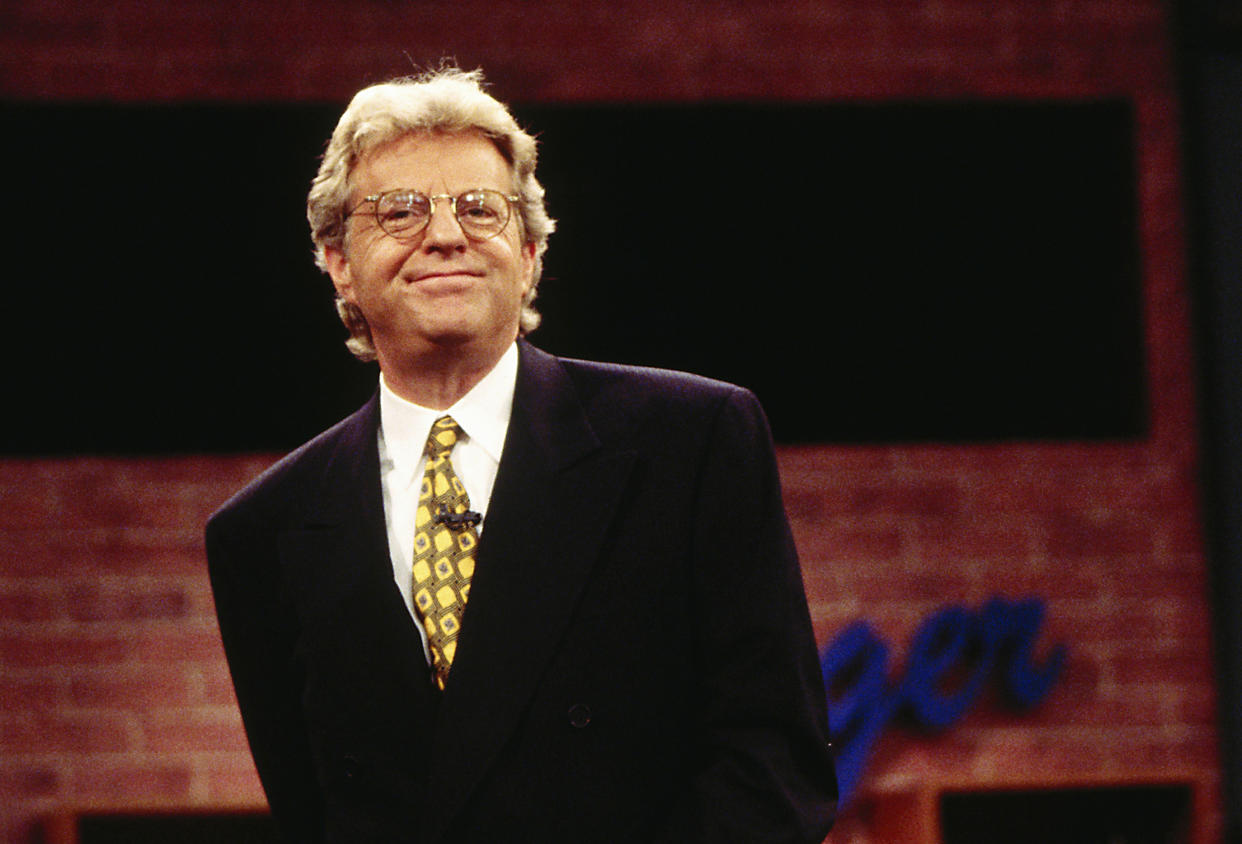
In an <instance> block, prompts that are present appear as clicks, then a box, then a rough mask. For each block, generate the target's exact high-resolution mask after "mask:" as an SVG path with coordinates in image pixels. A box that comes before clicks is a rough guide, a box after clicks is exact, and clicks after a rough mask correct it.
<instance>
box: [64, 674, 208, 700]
mask: <svg viewBox="0 0 1242 844" xmlns="http://www.w3.org/2000/svg"><path fill="white" fill-rule="evenodd" d="M189 673H190V669H187V668H186V667H185V666H183V665H175V664H174V665H151V664H146V665H125V666H113V667H109V668H106V669H97V670H93V671H84V670H77V671H75V672H74V674H73V676H72V678H71V679H70V680H69V681H68V686H69V690H68V699H69V701H71V702H72V704H73V705H74V706H75V707H81V708H85V709H105V708H106V709H115V710H137V711H143V710H147V709H151V708H160V707H187V706H190V705H192V704H194V703H195V702H196V698H197V695H196V692H195V688H194V680H193V679H192V678H191V677H190V676H189Z"/></svg>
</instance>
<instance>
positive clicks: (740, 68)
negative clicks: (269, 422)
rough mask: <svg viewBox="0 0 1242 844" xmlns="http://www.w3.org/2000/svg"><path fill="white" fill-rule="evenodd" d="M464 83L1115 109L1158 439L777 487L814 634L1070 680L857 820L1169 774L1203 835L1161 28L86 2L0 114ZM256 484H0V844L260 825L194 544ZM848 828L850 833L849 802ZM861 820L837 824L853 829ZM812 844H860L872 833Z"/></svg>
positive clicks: (1201, 655)
mask: <svg viewBox="0 0 1242 844" xmlns="http://www.w3.org/2000/svg"><path fill="white" fill-rule="evenodd" d="M407 53H408V54H409V56H410V57H411V58H412V59H413V60H415V61H417V62H420V63H427V62H430V61H433V60H434V59H435V58H437V57H438V56H440V55H455V56H456V57H457V58H458V59H459V60H460V62H461V63H463V64H465V65H474V64H480V65H482V66H484V67H485V68H486V69H487V70H488V72H489V76H490V77H491V78H492V79H493V80H494V82H495V83H496V86H497V90H498V92H499V93H500V94H501V96H503V97H505V98H507V99H510V100H514V101H521V102H539V101H574V100H647V99H657V100H671V101H688V100H698V99H703V98H709V99H730V98H742V99H754V98H777V99H807V100H840V99H905V100H908V99H919V98H963V97H965V98H970V97H1003V98H1024V97H1039V98H1048V97H1051V98H1080V97H1093V96H1099V95H1108V96H1125V97H1128V98H1130V99H1131V100H1132V102H1133V103H1134V105H1135V111H1136V119H1137V130H1138V137H1137V149H1138V157H1139V167H1140V171H1141V175H1140V184H1139V199H1140V216H1141V219H1140V226H1141V236H1142V251H1143V254H1142V261H1143V267H1144V273H1145V280H1144V284H1145V317H1146V324H1147V340H1148V342H1147V360H1148V377H1149V385H1150V389H1151V413H1152V433H1151V435H1150V436H1149V437H1148V438H1147V439H1146V440H1144V441H1142V442H1137V443H1105V444H1031V443H1013V444H1002V445H989V446H954V447H950V446H943V445H930V446H917V447H913V446H888V447H849V448H846V447H799V448H787V449H783V450H782V451H781V454H780V460H781V468H782V471H783V475H784V479H785V484H786V497H787V501H788V505H789V509H790V513H791V516H792V519H793V523H794V529H795V533H796V536H797V540H798V543H799V547H800V550H801V552H802V556H803V563H804V568H805V572H806V580H807V585H808V591H809V594H810V596H811V601H812V613H813V615H814V619H815V625H816V631H817V633H818V635H819V636H820V639H821V641H827V640H828V639H829V638H831V637H832V636H833V635H834V633H835V632H836V631H838V630H839V629H841V628H842V627H843V626H844V625H846V624H847V623H849V622H850V621H852V620H854V619H856V618H858V617H860V616H863V617H867V618H869V619H871V620H873V621H874V623H875V624H876V626H877V629H878V630H879V631H880V632H881V633H882V634H883V635H884V636H885V637H886V638H888V639H889V640H890V641H891V642H892V643H894V644H895V645H896V647H897V653H896V657H897V658H898V661H900V656H901V655H902V654H904V650H905V643H906V641H907V640H908V637H909V635H910V633H911V631H912V630H913V628H914V626H915V625H916V624H917V622H918V621H919V620H920V619H921V618H922V617H923V616H924V615H925V614H926V613H927V612H928V611H929V610H931V609H933V608H935V607H938V606H941V605H942V604H945V603H949V602H955V603H965V604H967V605H972V606H974V605H978V604H980V603H982V601H983V600H985V599H986V598H987V597H988V596H989V595H991V594H994V593H999V594H1003V595H1006V596H1010V597H1019V596H1022V595H1028V594H1032V595H1039V596H1042V597H1044V598H1046V600H1047V606H1048V620H1047V629H1046V631H1045V633H1044V638H1043V641H1044V642H1045V643H1049V642H1052V641H1054V640H1062V641H1065V642H1066V643H1068V644H1069V645H1070V658H1069V663H1068V667H1067V669H1066V673H1065V676H1064V678H1063V679H1062V681H1061V682H1060V684H1059V685H1058V686H1057V687H1056V689H1055V690H1054V692H1053V694H1052V696H1051V697H1050V698H1049V699H1048V700H1047V701H1046V702H1045V703H1044V705H1042V706H1041V707H1039V708H1038V709H1036V710H1035V711H1034V712H1032V713H1029V714H1026V715H1023V716H1021V717H1017V716H1013V715H1011V714H1008V713H1006V712H1005V711H1004V710H1002V709H1000V708H999V707H997V706H995V705H994V704H992V703H989V702H985V703H983V704H982V705H981V706H980V708H979V709H977V710H976V711H974V712H973V713H972V714H971V715H969V716H968V717H967V719H966V720H965V721H964V722H963V724H962V725H961V726H960V727H958V728H957V729H956V730H954V731H952V732H950V733H948V734H945V735H940V736H934V735H933V736H926V735H918V734H914V733H911V732H909V731H904V730H902V729H901V728H895V729H894V730H892V731H890V733H889V734H888V735H887V736H886V737H885V738H884V739H883V740H882V741H881V743H880V745H879V746H878V748H877V752H876V754H875V757H874V758H873V760H872V763H871V766H870V767H869V769H868V778H867V780H866V781H865V784H864V792H865V794H864V797H870V796H874V795H882V794H885V793H889V792H897V791H901V790H903V789H906V788H909V787H910V786H912V785H917V784H920V783H932V782H936V781H941V780H943V781H954V780H961V779H963V778H964V779H966V780H967V781H970V782H974V783H978V784H981V785H986V784H989V783H991V784H995V783H1003V782H1008V781H1013V780H1014V779H1015V778H1020V777H1036V778H1038V777H1045V776H1046V777H1059V776H1067V777H1075V778H1088V779H1090V778H1110V777H1122V776H1130V775H1133V774H1135V773H1136V772H1141V773H1149V774H1155V775H1160V774H1173V773H1178V774H1188V775H1191V776H1195V777H1197V778H1199V779H1201V780H1202V781H1203V782H1204V783H1205V785H1206V787H1207V789H1208V799H1207V801H1206V804H1205V810H1204V812H1203V813H1202V814H1203V819H1204V821H1205V823H1206V827H1207V830H1208V832H1209V834H1212V833H1213V832H1214V830H1216V828H1217V824H1218V818H1217V811H1216V808H1215V807H1216V798H1215V792H1216V789H1217V788H1218V785H1219V784H1218V773H1217V770H1218V766H1217V760H1216V732H1215V726H1214V714H1213V707H1214V689H1213V683H1212V673H1211V659H1210V641H1209V620H1208V609H1207V604H1206V585H1205V568H1204V559H1203V550H1202V546H1201V538H1200V528H1199V504H1198V501H1197V499H1196V496H1197V475H1196V467H1195V436H1196V434H1195V424H1194V418H1193V393H1192V386H1191V384H1192V361H1191V358H1190V348H1191V343H1190V339H1189V336H1188V330H1189V329H1188V317H1187V291H1186V279H1185V275H1184V273H1185V270H1184V263H1185V261H1184V257H1183V231H1182V211H1181V205H1180V203H1181V197H1180V190H1181V188H1180V177H1179V173H1178V155H1179V151H1178V123H1177V104H1176V101H1175V97H1174V87H1173V82H1172V68H1171V57H1170V52H1169V34H1168V26H1167V22H1166V20H1165V16H1164V11H1163V4H1161V3H1159V2H1155V0H1028V2H1021V0H994V1H993V2H977V1H976V0H801V1H800V0H784V1H783V2H782V0H773V1H772V2H767V3H752V2H727V1H726V0H710V2H708V0H701V2H682V3H668V2H659V3H657V2H638V0H628V2H627V1H626V0H621V2H616V1H615V0H614V2H608V3H604V2H549V3H545V4H526V3H521V2H518V0H490V2H483V0H461V2H458V3H455V4H424V3H394V2H391V0H383V1H382V2H381V0H368V1H367V2H353V0H311V2H307V3H302V4H294V3H281V2H275V0H266V2H257V1H256V2H245V3H243V2H205V0H187V2H183V3H179V4H175V5H172V4H162V3H154V2H150V0H145V1H144V0H113V2H110V3H107V4H104V3H100V2H97V0H87V1H86V2H78V3H74V4H68V3H60V4H58V3H52V2H30V0H26V2H22V1H21V0H14V2H9V3H6V4H5V5H4V6H3V7H2V8H0V97H4V98H7V99H17V100H23V99H56V100H62V101H77V100H86V101H170V100H183V99H193V100H228V101H270V100H288V99H294V100H342V99H344V98H346V97H347V96H348V95H349V94H350V93H352V91H353V90H355V89H356V88H357V87H358V86H359V85H361V84H364V83H366V82H369V81H373V80H376V79H379V78H382V77H386V76H389V75H392V74H394V73H400V72H404V71H405V70H406V69H407V67H408V64H407V60H406V58H405V55H406V54H407ZM270 459H271V456H270V455H266V456H264V455H260V456H238V457H224V458H216V457H212V458H208V457H186V458H180V459H158V460H152V459H138V460H125V459H102V458H89V459H82V460H7V461H0V501H2V503H3V507H0V842H3V843H4V844H9V843H10V842H12V843H13V844H16V842H25V841H28V840H31V839H32V836H33V834H34V833H33V828H34V823H35V820H36V819H37V818H38V817H40V816H41V815H43V814H45V813H48V812H52V811H55V810H57V809H60V808H62V807H70V806H83V805H96V806H104V807H121V806H139V805H142V806H147V805H155V806H171V807H193V806H211V805H252V804H255V803H257V802H259V801H261V793H260V791H259V789H258V785H257V782H256V780H255V778H254V775H253V772H252V769H251V766H250V763H249V760H248V757H247V755H246V753H245V750H244V740H243V738H242V736H241V733H240V728H239V724H238V720H237V717H236V715H235V712H234V708H233V701H232V697H231V691H230V689H229V685H228V679H227V672H226V669H225V667H224V665H223V663H222V657H221V653H220V649H219V646H218V643H217V641H216V632H215V627H214V621H213V618H212V609H211V599H210V595H209V592H208V588H207V584H206V578H205V575H204V566H203V558H202V550H201V544H200V533H201V526H202V523H203V521H204V519H205V518H206V516H207V514H208V513H209V512H210V511H211V510H212V508H213V507H214V506H215V505H216V504H217V503H219V502H220V501H222V500H223V499H224V498H225V496H226V495H227V494H228V493H229V492H230V491H231V490H233V489H234V488H236V487H237V486H239V485H240V484H241V483H243V482H244V481H245V480H246V479H248V478H249V477H251V476H252V475H254V474H255V473H257V472H258V471H259V470H260V468H261V467H262V466H264V465H266V463H267V462H268V461H269V460H270ZM862 804H865V801H862ZM862 804H860V805H862ZM834 840H835V841H840V842H845V841H859V842H870V841H872V840H876V837H875V834H874V832H873V824H872V818H871V816H870V814H869V813H868V812H867V811H864V810H863V809H862V808H859V809H858V810H856V811H854V812H851V813H850V814H848V815H847V816H846V817H845V818H843V820H842V823H841V825H840V827H839V830H838V832H837V833H836V834H834Z"/></svg>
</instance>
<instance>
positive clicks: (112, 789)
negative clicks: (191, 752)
mask: <svg viewBox="0 0 1242 844" xmlns="http://www.w3.org/2000/svg"><path fill="white" fill-rule="evenodd" d="M193 779H194V777H193V770H192V768H191V766H190V764H189V763H188V762H184V763H176V762H158V763H157V762H131V761H128V760H126V759H124V758H121V759H118V758H115V757H111V756H89V755H87V756H83V757H81V761H79V762H78V763H77V765H76V766H75V770H74V773H73V776H72V779H71V787H72V789H73V794H74V795H75V797H76V798H77V799H78V800H79V801H82V802H85V803H90V802H105V803H111V804H114V805H115V804H120V805H134V804H138V805H147V806H150V805H172V806H190V805H192V801H191V785H192V783H193Z"/></svg>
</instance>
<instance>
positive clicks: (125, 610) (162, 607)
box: [66, 581, 190, 622]
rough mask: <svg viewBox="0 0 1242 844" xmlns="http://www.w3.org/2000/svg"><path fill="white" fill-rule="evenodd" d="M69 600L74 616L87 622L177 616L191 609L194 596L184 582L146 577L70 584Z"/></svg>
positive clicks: (183, 615) (67, 599)
mask: <svg viewBox="0 0 1242 844" xmlns="http://www.w3.org/2000/svg"><path fill="white" fill-rule="evenodd" d="M66 602H67V604H68V607H69V615H70V617H72V618H73V619H74V620H75V621H84V622H93V621H146V620H154V619H172V620H176V619H182V618H185V617H186V616H187V615H189V613H190V597H189V595H188V594H187V592H186V589H185V588H184V587H183V586H179V585H175V586H162V585H153V584H151V583H149V582H146V581H129V582H127V583H126V584H124V585H122V584H116V583H113V584H108V585H104V584H101V583H97V582H88V583H79V584H76V585H74V586H72V587H70V588H69V590H68V595H67V596H66Z"/></svg>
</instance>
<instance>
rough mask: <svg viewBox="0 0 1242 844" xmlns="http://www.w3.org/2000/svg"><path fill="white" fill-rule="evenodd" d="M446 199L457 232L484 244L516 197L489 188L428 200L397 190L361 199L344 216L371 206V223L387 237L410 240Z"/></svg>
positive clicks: (503, 223)
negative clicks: (373, 220)
mask: <svg viewBox="0 0 1242 844" xmlns="http://www.w3.org/2000/svg"><path fill="white" fill-rule="evenodd" d="M441 199H447V200H448V202H449V207H450V208H452V210H453V216H454V217H456V218H457V222H458V224H459V225H461V230H462V231H463V232H464V233H465V234H466V236H467V237H469V238H470V239H472V240H488V239H489V238H493V237H495V236H496V235H498V234H500V233H501V232H502V231H504V228H505V226H506V225H507V224H508V223H509V217H510V215H511V203H514V202H517V201H519V200H520V199H521V197H519V196H506V195H505V194H503V193H501V192H500V191H494V190H490V189H489V188H475V189H473V190H468V191H466V192H465V193H460V194H458V195H457V196H452V195H450V194H447V193H440V194H436V195H435V196H428V195H427V194H425V193H421V192H419V191H416V190H407V189H405V188H400V189H398V190H390V191H384V192H383V193H376V194H372V195H371V196H368V197H364V198H363V200H362V202H359V203H358V204H357V205H355V206H354V208H353V210H352V211H350V212H349V213H347V214H346V215H345V218H346V219H349V217H351V216H353V215H354V214H356V213H358V209H359V208H361V207H362V206H363V205H365V204H366V203H368V202H370V203H373V204H374V207H373V208H372V213H374V215H375V222H376V224H377V225H378V226H379V227H380V229H381V230H382V231H383V232H384V234H386V235H389V236H390V237H395V238H397V239H398V240H411V239H413V238H415V237H417V236H418V234H419V233H420V232H421V231H422V230H423V229H425V228H427V224H428V223H430V222H431V217H432V215H433V214H435V213H436V202H437V201H438V200H441Z"/></svg>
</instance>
